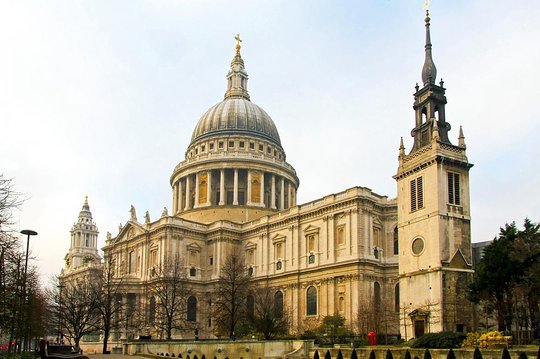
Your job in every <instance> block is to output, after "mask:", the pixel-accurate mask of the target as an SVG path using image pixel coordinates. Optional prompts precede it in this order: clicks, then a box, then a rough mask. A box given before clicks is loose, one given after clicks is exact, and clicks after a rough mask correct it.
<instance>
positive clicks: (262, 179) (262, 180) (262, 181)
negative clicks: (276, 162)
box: [261, 172, 265, 207]
mask: <svg viewBox="0 0 540 359" xmlns="http://www.w3.org/2000/svg"><path fill="white" fill-rule="evenodd" d="M264 206H265V205H264V172H261V207H264Z"/></svg>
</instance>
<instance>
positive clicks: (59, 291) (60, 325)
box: [56, 284, 66, 344]
mask: <svg viewBox="0 0 540 359" xmlns="http://www.w3.org/2000/svg"><path fill="white" fill-rule="evenodd" d="M56 287H57V288H58V344H62V288H65V287H66V286H65V285H62V284H59V285H57V286H56Z"/></svg>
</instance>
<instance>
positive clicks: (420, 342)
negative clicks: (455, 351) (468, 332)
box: [411, 332, 465, 349]
mask: <svg viewBox="0 0 540 359" xmlns="http://www.w3.org/2000/svg"><path fill="white" fill-rule="evenodd" d="M464 339H465V335H463V334H462V333H454V332H442V333H428V334H424V335H423V336H421V337H420V338H418V339H417V340H416V341H415V342H414V343H413V344H412V345H411V348H432V349H450V348H459V347H460V346H461V343H462V342H463V340H464Z"/></svg>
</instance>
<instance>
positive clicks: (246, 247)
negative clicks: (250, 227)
mask: <svg viewBox="0 0 540 359" xmlns="http://www.w3.org/2000/svg"><path fill="white" fill-rule="evenodd" d="M256 248H257V245H256V244H255V243H253V242H248V243H246V246H245V249H246V250H250V249H256Z"/></svg>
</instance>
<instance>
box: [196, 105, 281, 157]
mask: <svg viewBox="0 0 540 359" xmlns="http://www.w3.org/2000/svg"><path fill="white" fill-rule="evenodd" d="M231 134H232V135H247V136H255V137H259V138H262V139H265V140H268V141H271V142H273V143H274V144H276V145H278V146H281V141H280V138H279V133H278V131H277V128H276V125H275V124H274V121H272V119H271V118H270V116H269V115H268V114H267V113H266V111H264V110H263V109H262V108H260V107H259V106H257V105H256V104H254V103H253V102H251V101H250V100H249V99H247V98H245V97H240V96H238V97H228V98H225V100H223V101H221V102H220V103H218V104H216V105H214V106H212V107H211V108H210V109H209V110H208V111H206V113H205V114H204V115H203V116H202V117H201V119H200V120H199V122H198V123H197V126H196V127H195V130H194V131H193V135H192V136H191V142H192V143H193V142H195V141H197V140H200V139H202V138H205V137H210V136H214V135H218V136H220V135H231Z"/></svg>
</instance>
